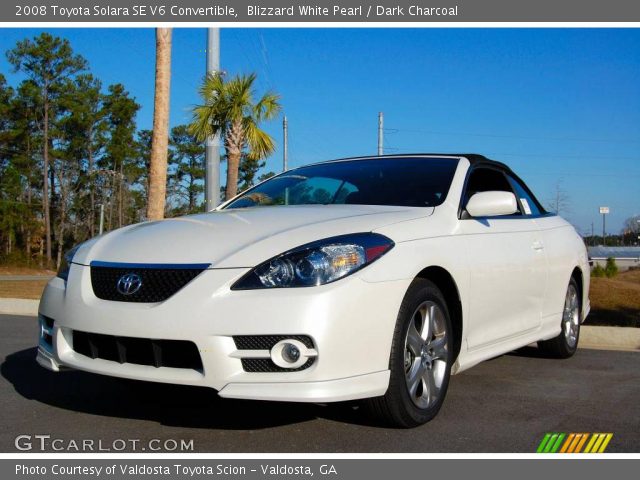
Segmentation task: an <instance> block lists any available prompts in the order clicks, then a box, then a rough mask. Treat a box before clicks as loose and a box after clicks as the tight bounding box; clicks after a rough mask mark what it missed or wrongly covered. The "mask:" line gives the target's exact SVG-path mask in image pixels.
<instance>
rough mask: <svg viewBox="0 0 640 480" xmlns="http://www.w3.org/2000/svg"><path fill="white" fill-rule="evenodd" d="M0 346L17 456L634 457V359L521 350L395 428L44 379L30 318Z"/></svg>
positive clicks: (8, 446)
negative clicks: (23, 452)
mask: <svg viewBox="0 0 640 480" xmlns="http://www.w3.org/2000/svg"><path fill="white" fill-rule="evenodd" d="M0 338H1V340H0V362H1V366H0V370H1V378H0V406H1V408H2V419H3V420H2V429H1V431H0V452H17V451H18V450H17V449H16V437H18V436H21V435H23V436H26V437H21V438H20V439H18V441H17V444H18V445H19V446H21V447H22V448H27V447H28V446H29V445H31V448H32V450H29V451H31V452H40V451H43V450H41V446H42V445H44V446H45V448H44V451H47V452H51V451H54V449H56V448H65V449H66V448H70V449H71V450H70V451H75V450H74V448H80V449H82V448H85V450H84V451H91V450H90V449H91V448H93V451H96V450H98V449H101V450H102V451H107V450H109V449H110V450H111V451H116V450H120V449H122V448H124V451H131V450H133V449H134V448H135V449H136V451H145V452H148V451H149V449H150V448H151V449H153V448H160V449H165V450H164V451H166V450H174V449H175V448H176V447H175V445H176V444H177V445H180V442H181V441H182V442H183V444H184V445H187V448H189V447H188V446H189V445H192V446H193V451H195V452H250V453H253V452H284V453H287V452H318V453H338V452H346V453H352V452H353V453H359V452H401V453H430V452H524V453H531V452H535V450H536V447H537V446H538V444H539V442H540V440H541V439H542V437H543V436H544V434H545V433H546V432H565V433H571V432H603V433H604V432H610V433H613V439H612V440H611V442H610V444H609V446H608V448H607V452H608V453H609V452H611V453H613V452H629V453H637V452H640V353H637V352H620V351H602V350H585V349H580V350H578V352H577V354H576V355H575V356H574V357H573V358H571V359H568V360H554V359H548V358H543V357H540V355H539V354H538V351H537V349H535V348H531V347H527V348H525V349H522V350H519V351H518V352H514V353H512V354H509V355H504V356H501V357H498V358H496V359H493V360H491V361H488V362H485V363H483V364H481V365H478V366H477V367H474V368H472V369H470V370H468V371H466V372H464V373H462V374H460V375H456V376H454V377H452V380H451V384H450V387H449V393H448V395H447V399H446V401H445V404H444V406H443V408H442V410H441V411H440V414H439V415H438V417H436V419H435V420H433V421H432V422H430V423H428V424H427V425H424V426H422V427H419V428H415V429H411V430H397V429H391V428H384V427H380V426H378V425H376V424H375V423H373V422H372V420H371V419H369V417H367V416H366V415H365V414H364V413H363V411H362V409H361V408H359V405H358V403H357V402H352V403H348V404H337V405H310V404H288V403H271V402H251V401H236V400H225V399H221V398H219V397H218V396H217V395H216V393H215V392H214V391H212V390H209V389H204V388H196V387H185V386H174V385H164V384H154V383H146V382H136V381H130V380H121V379H117V378H111V377H105V376H100V375H94V374H89V373H85V372H78V371H69V372H64V373H58V374H55V373H51V372H48V371H47V370H45V369H43V368H42V367H40V366H39V365H37V364H36V362H35V355H36V348H35V344H36V341H37V323H36V319H35V318H33V317H19V316H12V315H0ZM37 435H44V436H47V435H48V436H50V437H49V438H44V437H36V436H37ZM41 438H44V439H41ZM53 440H57V442H55V443H53ZM87 440H89V441H90V442H89V443H86V441H87ZM83 441H84V442H85V443H84V445H85V447H82V446H81V445H82V442H83ZM74 445H75V447H74ZM86 445H92V446H90V447H89V450H87V449H86V448H87V447H86ZM178 448H179V447H178ZM175 451H180V450H175Z"/></svg>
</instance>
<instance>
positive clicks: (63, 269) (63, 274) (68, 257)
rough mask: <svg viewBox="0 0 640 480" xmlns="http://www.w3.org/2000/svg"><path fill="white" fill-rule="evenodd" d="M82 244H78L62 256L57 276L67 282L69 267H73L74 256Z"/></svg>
mask: <svg viewBox="0 0 640 480" xmlns="http://www.w3.org/2000/svg"><path fill="white" fill-rule="evenodd" d="M80 245H82V244H80ZM80 245H76V246H75V247H73V248H72V249H71V250H69V251H68V252H67V253H65V254H64V255H63V256H62V262H60V268H59V269H58V274H57V276H58V277H60V278H62V279H63V280H64V281H65V282H66V281H67V278H69V269H70V268H71V262H72V261H73V256H74V255H75V254H76V252H77V251H78V248H80Z"/></svg>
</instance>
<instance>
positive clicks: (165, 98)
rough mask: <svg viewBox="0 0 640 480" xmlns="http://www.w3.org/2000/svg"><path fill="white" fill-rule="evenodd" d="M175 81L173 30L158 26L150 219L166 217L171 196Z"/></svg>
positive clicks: (150, 172) (148, 214)
mask: <svg viewBox="0 0 640 480" xmlns="http://www.w3.org/2000/svg"><path fill="white" fill-rule="evenodd" d="M170 83H171V29H170V28H157V29H156V91H155V98H154V104H153V136H152V140H151V156H150V166H149V200H148V203H147V218H148V219H149V220H161V219H163V218H164V207H165V197H166V195H167V153H168V142H169V86H170Z"/></svg>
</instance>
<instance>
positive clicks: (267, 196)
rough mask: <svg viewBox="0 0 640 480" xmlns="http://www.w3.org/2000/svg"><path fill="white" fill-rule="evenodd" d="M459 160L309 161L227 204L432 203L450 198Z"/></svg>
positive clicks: (400, 158)
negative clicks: (308, 164) (448, 194)
mask: <svg viewBox="0 0 640 480" xmlns="http://www.w3.org/2000/svg"><path fill="white" fill-rule="evenodd" d="M457 165H458V160H457V159H455V158H415V157H414V158H411V157H408V158H404V157H399V158H379V159H376V158H373V159H366V160H349V161H339V162H329V163H323V164H318V165H310V166H308V167H301V168H297V169H295V170H291V171H289V172H287V173H285V174H282V175H279V176H277V177H274V178H272V179H270V180H267V181H266V182H264V183H262V184H260V185H258V186H257V187H254V188H252V189H251V190H248V191H247V192H246V193H245V194H243V195H242V196H241V197H239V198H238V199H237V200H234V201H233V202H232V203H230V204H229V205H227V207H225V208H245V207H254V206H264V205H309V204H323V205H328V204H358V205H398V206H407V207H433V206H436V205H440V204H441V203H442V202H443V201H444V199H445V198H446V196H447V192H448V191H449V186H450V184H451V180H452V179H453V174H454V173H455V170H456V167H457Z"/></svg>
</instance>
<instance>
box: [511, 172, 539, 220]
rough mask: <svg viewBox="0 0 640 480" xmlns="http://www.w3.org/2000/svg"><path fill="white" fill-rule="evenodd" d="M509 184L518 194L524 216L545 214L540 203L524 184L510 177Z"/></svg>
mask: <svg viewBox="0 0 640 480" xmlns="http://www.w3.org/2000/svg"><path fill="white" fill-rule="evenodd" d="M508 177H509V182H510V183H511V186H512V187H513V191H514V192H515V193H516V197H517V198H518V201H519V203H520V205H521V210H523V214H524V215H541V214H543V213H544V210H542V207H541V206H540V204H539V203H538V201H537V200H536V199H535V198H534V197H533V196H532V195H531V194H530V193H529V191H528V190H527V189H526V188H525V187H524V185H523V184H522V183H520V182H519V181H518V180H516V179H515V178H513V177H512V176H511V175H508Z"/></svg>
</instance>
